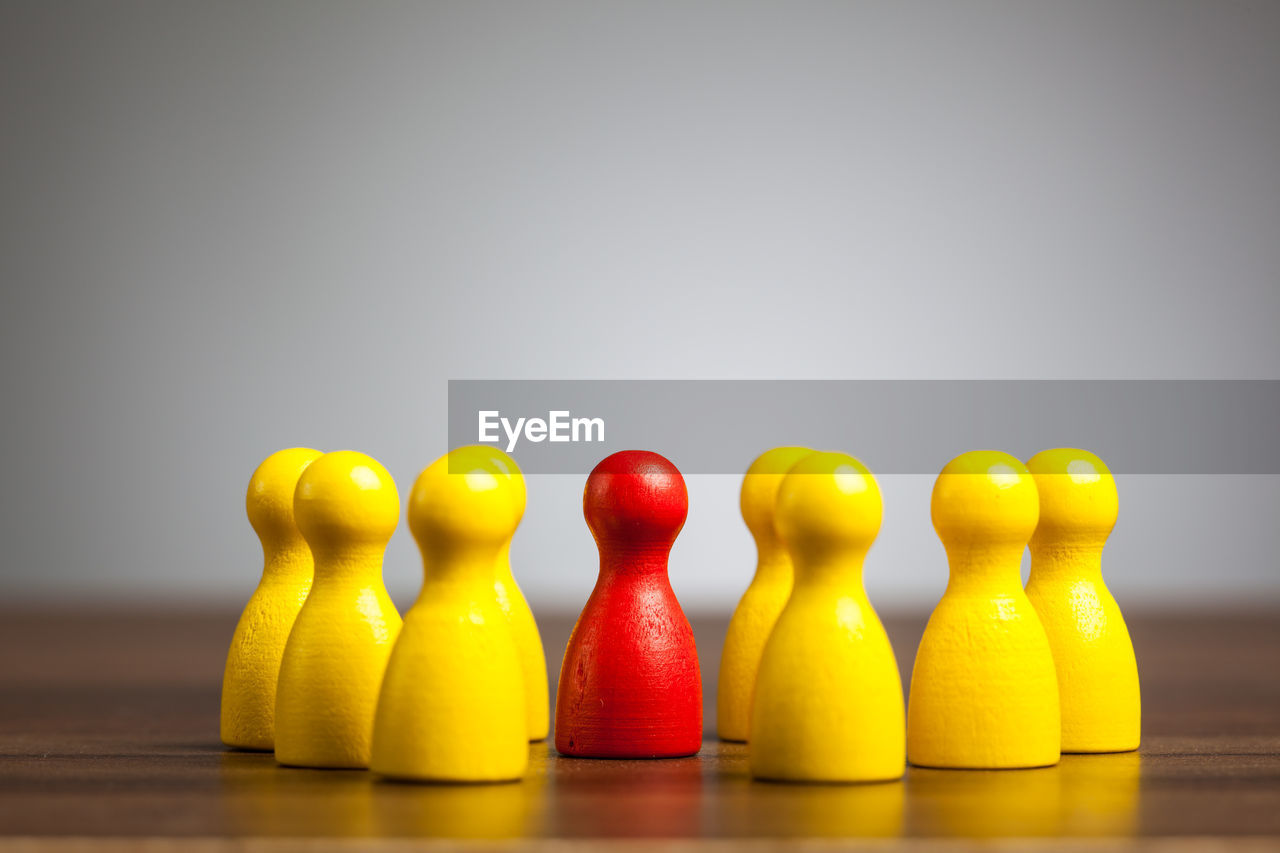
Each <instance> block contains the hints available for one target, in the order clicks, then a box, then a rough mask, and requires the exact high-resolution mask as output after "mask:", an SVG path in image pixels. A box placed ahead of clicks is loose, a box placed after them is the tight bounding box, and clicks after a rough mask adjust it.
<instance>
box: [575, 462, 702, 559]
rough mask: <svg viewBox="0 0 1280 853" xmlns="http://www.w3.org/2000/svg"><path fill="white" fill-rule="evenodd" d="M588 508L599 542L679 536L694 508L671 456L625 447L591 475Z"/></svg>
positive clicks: (660, 540)
mask: <svg viewBox="0 0 1280 853" xmlns="http://www.w3.org/2000/svg"><path fill="white" fill-rule="evenodd" d="M582 514H583V515H584V516H586V519H587V526H588V527H590V528H591V534H592V535H593V536H595V538H596V542H636V543H649V544H654V543H665V544H666V545H668V546H670V545H671V543H673V542H675V540H676V536H677V535H679V533H680V528H682V527H684V520H685V517H686V516H687V515H688V514H689V491H688V489H686V488H685V484H684V477H682V476H680V471H679V470H678V469H677V468H676V466H674V465H672V464H671V462H669V461H668V460H667V459H666V458H665V457H663V456H659V455H658V454H656V453H650V452H649V451H647V450H623V451H620V452H618V453H615V454H613V455H612V456H608V457H606V458H605V459H604V460H602V461H601V462H600V464H599V465H597V466H596V467H595V470H593V471H592V472H591V475H590V476H589V477H587V487H586V489H585V490H584V491H583V493H582Z"/></svg>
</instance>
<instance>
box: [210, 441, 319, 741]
mask: <svg viewBox="0 0 1280 853" xmlns="http://www.w3.org/2000/svg"><path fill="white" fill-rule="evenodd" d="M321 455H322V454H321V453H320V451H319V450H312V449H311V448H309V447H291V448H289V449H287V450H281V451H278V452H276V453H273V454H271V455H270V456H268V457H267V458H266V459H265V460H263V462H262V464H261V465H259V466H258V470H256V471H254V472H253V477H251V478H250V480H249V490H248V493H247V494H246V495H245V511H246V512H247V513H248V515H249V524H250V525H252V526H253V531H254V533H256V534H258V539H259V540H260V541H261V542H262V561H263V565H262V580H261V581H259V583H258V588H257V589H255V590H254V591H253V595H252V596H251V597H250V598H249V603H248V604H247V605H246V606H245V608H244V612H243V613H242V614H241V615H240V621H239V622H238V623H237V624H236V631H235V635H234V636H233V637H232V638H231V649H230V651H228V652H227V666H226V669H225V670H224V671H223V675H222V721H221V730H222V742H223V743H225V744H226V745H227V746H232V747H236V748H239V749H261V750H268V751H269V750H271V749H273V748H274V747H275V711H276V679H277V678H278V677H279V675H280V658H281V656H282V655H283V654H284V644H285V641H287V640H288V639H289V631H290V629H292V628H293V620H294V619H295V618H297V616H298V611H299V610H301V609H302V602H304V601H306V600H307V592H308V591H309V590H310V589H311V575H312V562H311V549H310V548H308V547H307V542H306V540H305V539H303V538H302V534H301V533H299V532H298V526H297V524H295V523H294V520H293V490H294V487H295V486H297V484H298V477H299V476H301V474H302V471H303V469H305V468H306V467H307V466H308V465H310V464H311V462H312V461H313V460H315V459H317V458H319V457H320V456H321Z"/></svg>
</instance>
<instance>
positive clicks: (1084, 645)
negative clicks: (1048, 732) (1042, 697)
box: [1027, 448, 1142, 752]
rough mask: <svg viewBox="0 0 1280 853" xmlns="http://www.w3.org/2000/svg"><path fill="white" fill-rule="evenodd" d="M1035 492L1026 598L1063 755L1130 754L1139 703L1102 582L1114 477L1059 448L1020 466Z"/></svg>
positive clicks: (1091, 458)
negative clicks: (1039, 636) (1044, 650)
mask: <svg viewBox="0 0 1280 853" xmlns="http://www.w3.org/2000/svg"><path fill="white" fill-rule="evenodd" d="M1027 467H1028V468H1029V469H1030V470H1031V474H1032V476H1034V477H1035V481H1036V487H1037V490H1038V492H1039V494H1040V523H1039V524H1038V525H1036V532H1035V533H1034V534H1033V535H1032V537H1031V576H1030V580H1029V581H1028V582H1027V596H1028V597H1029V598H1030V599H1031V603H1032V604H1033V605H1035V608H1036V613H1037V614H1038V615H1039V616H1040V622H1041V624H1043V625H1044V629H1045V631H1046V633H1048V635H1049V645H1050V646H1051V647H1052V648H1053V659H1054V664H1055V665H1056V668H1057V672H1058V696H1059V698H1060V700H1061V702H1062V751H1063V752H1125V751H1128V750H1131V749H1137V748H1138V741H1139V740H1140V738H1141V729H1142V699H1141V695H1140V693H1141V691H1140V689H1139V687H1138V663H1137V660H1136V659H1135V657H1134V654H1133V643H1132V642H1131V641H1130V639H1129V629H1128V628H1127V627H1126V626H1125V623H1124V616H1123V615H1122V614H1121V613H1120V607H1119V605H1117V604H1116V600H1115V598H1113V597H1112V595H1111V592H1110V590H1108V589H1107V585H1106V583H1105V582H1104V581H1103V579H1102V548H1103V546H1104V545H1105V544H1106V542H1107V537H1108V536H1109V535H1110V534H1111V529H1112V528H1113V527H1115V523H1116V515H1117V512H1118V507H1119V502H1118V498H1117V495H1116V481H1115V478H1114V477H1112V476H1111V471H1110V469H1108V468H1107V465H1106V463H1105V462H1103V461H1102V460H1101V459H1099V458H1098V457H1097V456H1095V455H1093V454H1092V453H1090V452H1089V451H1087V450H1077V449H1074V448H1058V449H1055V450H1045V451H1042V452H1040V453H1037V454H1036V455H1035V456H1033V457H1032V458H1031V461H1030V462H1028V463H1027Z"/></svg>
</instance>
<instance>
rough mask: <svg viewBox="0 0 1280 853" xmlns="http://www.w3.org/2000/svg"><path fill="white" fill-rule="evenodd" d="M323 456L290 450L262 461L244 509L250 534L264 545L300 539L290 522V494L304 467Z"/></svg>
mask: <svg viewBox="0 0 1280 853" xmlns="http://www.w3.org/2000/svg"><path fill="white" fill-rule="evenodd" d="M323 455H324V454H323V453H321V452H320V451H319V450H312V449H311V448H310V447H290V448H288V449H285V450H278V451H276V452H275V453H273V454H271V455H270V456H268V457H267V458H266V459H264V460H262V464H261V465H259V466H258V470H256V471H254V472H253V476H252V477H250V478H249V490H248V492H247V493H246V494H245V496H244V507H245V512H246V513H247V514H248V516H249V524H251V525H252V526H253V532H254V533H257V534H258V538H259V539H261V540H262V541H263V542H268V541H275V542H284V541H288V540H291V539H295V540H296V539H300V538H301V534H299V533H298V525H297V523H296V522H295V521H294V518H293V490H294V489H295V488H296V487H297V485H298V478H299V477H300V476H302V472H303V471H304V470H305V469H306V467H307V466H308V465H310V464H311V463H312V462H313V461H315V460H316V459H319V458H320V457H321V456H323Z"/></svg>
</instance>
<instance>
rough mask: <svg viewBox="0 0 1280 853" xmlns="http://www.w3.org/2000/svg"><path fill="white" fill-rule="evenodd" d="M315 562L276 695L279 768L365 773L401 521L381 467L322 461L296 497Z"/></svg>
mask: <svg viewBox="0 0 1280 853" xmlns="http://www.w3.org/2000/svg"><path fill="white" fill-rule="evenodd" d="M293 512H294V516H295V517H296V518H297V522H298V529H299V530H301V531H302V535H303V536H304V537H306V540H307V544H308V545H310V546H311V553H312V554H314V555H315V565H316V568H315V582H314V583H313V584H312V587H311V594H310V595H308V596H307V602H306V604H304V605H302V611H301V612H300V613H298V618H297V621H295V622H294V625H293V631H292V632H291V633H290V634H289V642H288V644H287V645H286V646H285V650H284V660H283V661H282V662H281V664H280V683H279V688H278V690H277V692H276V760H277V761H279V762H280V763H281V764H289V765H294V766H298V767H361V768H362V767H368V766H369V746H370V741H371V739H372V736H373V714H374V707H375V705H376V703H377V700H378V689H379V687H380V686H381V684H382V674H383V671H384V670H385V669H386V665H387V657H388V656H389V655H390V653H391V647H392V645H393V644H394V643H395V640H396V636H397V635H398V634H399V633H400V614H399V613H397V612H396V607H395V605H394V604H392V602H391V598H390V596H388V595H387V588H386V586H384V585H383V582H382V559H383V553H384V552H385V551H386V548H387V542H388V541H389V540H390V539H391V534H392V533H393V532H394V531H395V529H396V524H397V522H398V521H399V517H400V498H399V496H398V495H397V494H396V484H395V481H394V480H392V479H391V475H390V474H389V473H387V469H386V468H383V467H382V465H381V464H380V463H379V462H378V461H377V460H376V459H372V458H370V457H368V456H365V455H364V454H363V453H356V452H355V451H351V450H340V451H338V452H336V453H326V454H325V455H324V456H321V457H320V458H319V459H317V460H316V461H315V462H312V463H311V465H310V466H309V467H308V468H307V470H306V471H304V472H303V473H302V476H301V477H300V478H299V480H298V487H297V489H296V490H295V492H294V497H293Z"/></svg>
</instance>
